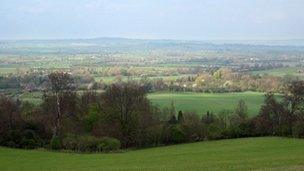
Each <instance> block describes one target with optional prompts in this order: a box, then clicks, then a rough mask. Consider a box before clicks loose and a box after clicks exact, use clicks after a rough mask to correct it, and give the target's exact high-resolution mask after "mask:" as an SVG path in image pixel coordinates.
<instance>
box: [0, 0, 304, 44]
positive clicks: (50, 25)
mask: <svg viewBox="0 0 304 171" xmlns="http://www.w3.org/2000/svg"><path fill="white" fill-rule="evenodd" d="M303 10H304V0H0V39H65V38H68V39H71V38H97V37H126V38H141V39H146V38H149V39H182V40H217V39H219V40H242V39H245V40H246V39H254V40H260V39H261V40H270V39H271V40H273V39H303V38H304V11H303Z"/></svg>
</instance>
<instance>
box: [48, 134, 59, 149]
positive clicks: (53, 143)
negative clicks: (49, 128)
mask: <svg viewBox="0 0 304 171" xmlns="http://www.w3.org/2000/svg"><path fill="white" fill-rule="evenodd" d="M50 145H51V149H53V150H59V149H61V144H60V139H59V137H58V136H53V137H52V139H51V142H50Z"/></svg>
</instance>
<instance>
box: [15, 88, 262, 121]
mask: <svg viewBox="0 0 304 171" xmlns="http://www.w3.org/2000/svg"><path fill="white" fill-rule="evenodd" d="M41 96H42V95H41V93H39V92H34V93H24V94H22V95H21V96H20V99H22V100H23V101H29V102H32V103H34V104H39V103H41ZM148 98H149V99H150V100H151V101H152V103H153V104H155V105H156V106H158V107H160V108H164V107H170V106H171V103H172V102H174V105H175V107H176V110H183V111H191V112H192V111H195V112H197V113H198V114H199V115H202V114H204V113H206V112H207V111H212V112H215V113H218V112H220V111H222V110H230V111H233V110H234V108H235V106H236V105H237V103H238V101H239V100H240V99H243V100H245V102H246V104H247V106H248V112H249V114H250V115H251V116H253V115H256V114H258V112H259V110H260V107H261V104H262V103H263V100H264V93H257V92H241V93H195V92H185V93H163V92H159V93H150V94H148Z"/></svg>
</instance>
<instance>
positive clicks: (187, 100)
mask: <svg viewBox="0 0 304 171" xmlns="http://www.w3.org/2000/svg"><path fill="white" fill-rule="evenodd" d="M148 98H149V99H151V101H152V102H153V103H154V104H156V105H158V106H159V107H161V108H163V107H170V105H171V102H172V101H173V102H174V104H175V107H176V109H177V110H183V111H196V112H197V113H198V114H200V115H202V114H204V113H206V112H207V111H208V110H209V111H212V112H216V113H217V112H220V111H222V110H224V109H225V110H231V111H233V110H234V108H235V106H236V105H237V103H238V101H239V100H240V99H243V100H244V101H245V102H246V104H247V106H248V112H249V114H250V115H256V114H258V112H259V110H260V107H261V104H262V103H263V100H264V93H257V92H242V93H190V92H189V93H152V94H149V95H148Z"/></svg>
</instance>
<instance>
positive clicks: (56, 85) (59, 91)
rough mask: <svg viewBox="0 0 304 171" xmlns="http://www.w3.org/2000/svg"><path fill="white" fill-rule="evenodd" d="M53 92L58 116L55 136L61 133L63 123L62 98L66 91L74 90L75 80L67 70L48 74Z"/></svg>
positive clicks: (55, 124)
mask: <svg viewBox="0 0 304 171" xmlns="http://www.w3.org/2000/svg"><path fill="white" fill-rule="evenodd" d="M48 79H49V84H50V88H51V93H52V94H53V96H55V98H56V117H55V121H54V122H55V123H54V129H53V136H54V137H55V136H56V137H57V136H59V135H60V129H61V123H62V117H63V114H62V108H61V107H62V106H63V104H62V103H64V102H63V101H62V100H60V99H61V98H60V97H62V96H63V95H64V94H65V93H69V92H72V91H73V90H74V88H75V87H74V81H73V79H72V77H71V75H70V74H68V73H65V72H53V73H51V74H49V75H48Z"/></svg>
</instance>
